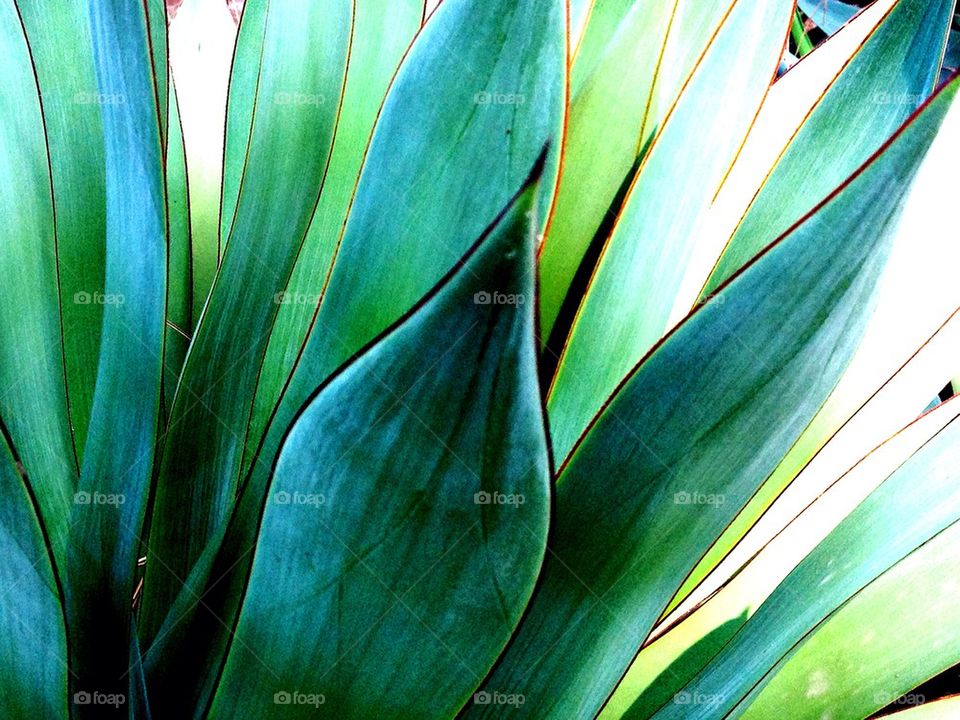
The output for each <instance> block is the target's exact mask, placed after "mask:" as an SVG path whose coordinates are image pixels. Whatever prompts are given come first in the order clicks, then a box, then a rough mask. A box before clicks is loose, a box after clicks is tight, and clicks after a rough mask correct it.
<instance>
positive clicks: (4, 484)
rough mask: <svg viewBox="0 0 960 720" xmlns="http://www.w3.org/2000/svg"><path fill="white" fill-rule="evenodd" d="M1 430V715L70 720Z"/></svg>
mask: <svg viewBox="0 0 960 720" xmlns="http://www.w3.org/2000/svg"><path fill="white" fill-rule="evenodd" d="M4 19H7V18H4ZM0 431H2V432H0V538H2V552H0V587H2V588H3V591H2V592H0V670H2V672H3V677H4V681H3V684H4V687H3V692H2V693H0V714H2V715H3V717H7V718H15V717H32V716H36V715H38V714H42V715H43V717H45V718H51V719H54V718H57V719H59V718H67V717H68V711H67V704H66V699H67V669H66V668H67V663H66V660H67V644H66V643H67V640H66V632H65V630H64V619H63V606H62V605H61V597H60V589H59V587H58V582H57V578H56V575H55V571H54V564H53V563H54V557H53V553H52V548H51V547H50V545H49V537H48V536H47V535H46V532H45V529H44V526H43V524H42V521H41V520H40V516H39V514H38V508H37V506H36V504H35V500H34V498H35V493H34V492H33V491H32V489H31V488H30V487H28V484H27V478H25V477H24V476H23V474H22V469H21V468H20V467H18V463H17V460H16V458H15V457H14V455H13V449H12V448H11V447H10V445H9V444H8V434H7V429H6V427H5V426H3V423H2V421H0Z"/></svg>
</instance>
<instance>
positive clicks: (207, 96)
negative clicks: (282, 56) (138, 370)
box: [169, 0, 266, 393]
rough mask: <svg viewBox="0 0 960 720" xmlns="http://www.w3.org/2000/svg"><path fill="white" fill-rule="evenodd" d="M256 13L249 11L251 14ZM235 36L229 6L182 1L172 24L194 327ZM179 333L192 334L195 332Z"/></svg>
mask: <svg viewBox="0 0 960 720" xmlns="http://www.w3.org/2000/svg"><path fill="white" fill-rule="evenodd" d="M255 5H256V6H259V7H264V6H265V5H266V3H265V2H263V0H261V1H260V2H256V3H254V2H251V3H250V6H251V8H253V7H254V6H255ZM256 12H257V10H255V9H251V10H250V14H251V15H254V14H255V13H256ZM261 31H262V28H261ZM236 37H237V25H236V23H235V22H234V20H233V17H232V16H231V14H230V10H229V9H228V7H227V3H222V2H205V1H204V0H184V2H183V3H182V4H181V5H180V6H179V7H178V8H177V13H176V16H175V17H173V18H172V19H171V20H170V29H169V43H170V69H171V73H172V77H173V78H174V80H175V81H176V86H177V96H178V98H179V101H180V108H179V109H180V113H181V123H182V126H183V138H184V150H185V152H186V155H187V171H188V173H189V183H188V185H189V188H188V189H189V192H190V235H191V264H190V267H191V273H192V276H193V282H192V289H191V296H192V307H191V311H190V314H191V317H192V321H193V323H194V325H195V324H196V322H197V320H199V318H200V312H201V311H202V310H203V305H204V303H205V302H206V299H207V295H208V294H209V292H210V288H211V287H212V285H213V278H214V275H215V273H216V271H217V265H218V263H219V261H220V251H221V247H220V186H221V180H222V177H223V162H224V133H225V127H224V126H225V123H224V116H225V115H226V107H227V85H228V84H229V81H230V64H231V61H232V59H233V50H234V43H235V42H236ZM236 90H237V91H238V92H239V91H241V90H242V88H241V87H236ZM248 112H249V109H248ZM247 129H248V130H249V127H248V128H247ZM183 329H184V330H185V331H186V332H187V334H191V333H192V332H193V329H194V328H193V327H189V328H183ZM172 392H173V388H171V393H172Z"/></svg>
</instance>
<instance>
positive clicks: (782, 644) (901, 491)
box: [654, 421, 960, 720]
mask: <svg viewBox="0 0 960 720" xmlns="http://www.w3.org/2000/svg"><path fill="white" fill-rule="evenodd" d="M958 433H960V424H958V423H957V422H956V421H954V422H953V423H951V425H949V426H948V427H947V428H946V429H944V430H943V431H942V432H941V433H940V434H939V435H937V436H936V437H935V438H934V439H933V440H931V441H930V442H929V443H928V444H927V445H926V446H925V447H924V448H922V449H921V450H920V451H919V452H918V453H917V454H916V455H915V456H914V457H913V458H911V459H910V460H909V461H908V462H907V463H906V464H904V465H903V466H902V467H901V468H900V469H899V470H898V471H897V472H896V473H894V474H893V475H892V476H891V477H890V478H888V479H887V480H886V481H885V482H884V483H883V484H882V485H880V487H879V488H877V489H876V490H875V491H873V492H872V493H871V494H870V496H869V497H868V498H867V500H866V501H865V502H864V503H863V504H861V505H860V506H859V507H858V508H857V509H856V510H854V511H853V512H852V513H851V514H850V515H849V516H847V518H846V519H845V520H844V521H843V522H842V523H841V524H840V525H839V526H838V527H837V528H836V529H835V530H834V531H833V532H831V533H830V535H828V536H827V538H826V539H825V540H824V541H823V542H822V543H820V545H818V546H817V548H816V549H815V550H814V551H813V552H812V553H810V555H808V556H807V557H806V558H805V559H804V560H803V562H802V563H800V565H798V566H797V568H796V569H795V570H793V572H791V573H790V575H788V576H787V578H786V579H785V580H784V581H783V583H781V584H780V586H779V587H778V588H777V590H776V591H774V593H773V594H772V595H771V596H770V597H769V598H768V599H767V600H766V601H765V602H764V604H763V605H762V606H761V607H760V609H759V610H758V611H757V613H756V614H755V615H754V616H753V617H752V618H750V620H749V621H748V622H747V624H746V625H744V627H743V628H742V629H741V630H740V632H739V633H737V635H735V636H734V638H733V639H732V640H731V641H730V643H729V644H728V645H727V646H726V647H724V649H723V650H722V651H721V652H720V653H719V654H718V655H717V657H716V658H714V660H713V661H712V662H711V663H710V665H708V666H707V667H706V668H705V669H704V670H703V671H702V672H701V673H699V674H698V676H697V677H696V678H694V679H693V680H692V681H691V682H690V683H688V684H687V685H686V686H685V688H684V690H683V693H684V695H683V696H684V697H690V698H698V697H703V698H706V697H710V698H711V702H710V703H709V704H708V705H703V706H702V707H701V708H699V712H700V715H701V716H702V717H703V718H705V719H707V720H708V719H709V718H725V717H728V716H731V713H732V716H733V717H740V716H742V715H743V711H744V710H747V709H748V706H749V704H750V703H751V702H752V701H753V700H754V699H755V698H756V697H757V695H758V693H760V692H762V690H763V688H764V687H765V686H767V683H768V681H769V673H770V671H771V670H772V669H774V668H775V667H777V665H778V664H779V663H780V662H781V661H782V660H784V659H785V658H787V657H788V656H790V655H792V654H793V651H794V649H795V647H796V646H797V644H798V643H800V642H801V641H803V640H804V638H806V637H807V636H808V635H809V634H810V633H811V631H813V630H815V629H816V628H817V627H818V626H820V624H821V623H822V622H823V621H824V620H825V619H826V618H828V617H829V616H830V615H831V614H833V613H834V612H835V611H836V610H837V609H838V608H840V607H841V606H843V605H844V604H845V603H847V602H848V600H850V599H851V598H856V597H857V596H858V594H862V593H863V592H864V588H867V590H866V591H865V594H866V596H867V597H869V596H870V595H871V594H872V593H873V590H874V589H875V588H876V587H879V588H881V592H883V591H884V586H885V585H886V583H885V582H884V579H883V577H882V576H883V574H884V573H885V572H886V571H887V570H889V569H890V568H891V567H894V568H895V570H894V577H896V575H897V574H899V573H898V569H897V568H896V564H897V563H899V562H901V561H902V560H903V559H904V558H908V557H909V556H910V555H911V554H913V553H914V551H915V550H916V549H917V548H918V547H920V546H922V545H924V544H925V543H927V542H928V541H930V540H931V538H935V537H936V536H937V535H938V534H940V533H941V532H942V531H944V530H945V529H946V528H949V527H951V526H956V524H957V520H958V518H960V493H958V492H957V487H958V485H957V468H958V467H960V463H958V460H960V458H958V456H957V453H958V451H960V444H958V443H957V438H958ZM933 498H935V499H936V502H931V499H933ZM891 528H896V529H897V531H896V532H895V533H893V532H891ZM950 535H951V537H953V536H954V535H955V533H950ZM934 543H935V544H936V541H934ZM951 544H952V545H953V546H954V547H956V546H957V543H956V540H955V539H953V540H952V542H951ZM941 554H943V553H941ZM913 564H914V563H913V562H912V560H911V559H908V560H907V561H906V562H905V565H906V566H907V567H908V568H909V567H910V566H912V565H913ZM877 578H881V579H880V581H879V582H878V583H877V584H874V585H873V586H872V587H871V583H875V581H876V580H877ZM898 584H899V583H898ZM916 584H918V585H919V584H920V583H919V582H918V583H916ZM900 590H901V591H902V590H903V586H902V585H901V587H900ZM928 592H929V591H928ZM889 597H890V596H888V605H892V604H893V603H890V602H889ZM856 602H857V600H856V599H855V600H854V601H853V603H854V605H855V604H856ZM867 602H869V600H867ZM841 612H842V611H841ZM854 612H856V611H854ZM898 617H899V620H898V622H903V621H904V618H903V613H902V612H901V613H900V614H899V616H898ZM861 619H862V616H861ZM931 629H934V628H931ZM814 637H815V636H814ZM957 638H958V639H960V634H958V636H957ZM909 647H911V646H910V645H909V644H907V645H906V646H905V648H909ZM900 652H904V650H901V651H900ZM877 657H882V655H880V656H877ZM825 659H826V658H823V660H825ZM949 664H952V661H951V662H948V663H947V666H949ZM940 669H943V668H940ZM897 670H898V671H902V670H903V667H902V666H899V665H898V666H897ZM935 673H936V671H934V672H931V673H930V675H933V674H935ZM888 677H889V676H888ZM878 679H880V676H879V675H878ZM920 679H921V680H922V679H924V678H922V677H921V678H920ZM907 682H909V679H907ZM909 687H911V685H907V687H906V688H904V689H905V690H906V689H909ZM847 690H848V691H849V690H853V692H854V695H853V696H854V697H855V692H856V691H855V689H852V688H847ZM898 694H899V692H894V694H893V696H892V697H891V698H890V700H892V699H894V698H896V696H897V695H898ZM863 699H864V698H860V700H861V702H862V701H863ZM870 702H873V703H876V704H874V705H873V707H872V708H867V710H866V713H865V714H869V712H870V711H871V710H875V709H879V708H880V707H882V706H884V705H886V704H887V703H886V702H883V701H880V702H877V701H876V698H870V699H868V700H867V703H868V704H869V703H870ZM686 713H687V709H686V708H684V707H682V706H681V705H679V704H677V703H671V704H668V705H666V706H664V707H663V709H661V710H660V711H659V712H658V713H657V714H656V715H654V717H655V718H657V720H665V719H666V718H684V717H687V715H686ZM856 716H858V717H859V715H856Z"/></svg>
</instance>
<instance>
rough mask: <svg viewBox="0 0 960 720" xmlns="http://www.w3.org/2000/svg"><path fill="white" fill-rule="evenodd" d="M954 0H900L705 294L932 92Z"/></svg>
mask: <svg viewBox="0 0 960 720" xmlns="http://www.w3.org/2000/svg"><path fill="white" fill-rule="evenodd" d="M954 1H955V0H933V1H932V2H931V1H930V0H900V1H899V2H898V3H897V4H896V6H895V7H894V8H893V9H892V10H891V11H890V14H889V16H888V17H887V19H886V20H885V21H884V22H883V23H882V24H881V25H880V26H879V28H878V29H877V30H876V32H874V33H873V34H872V35H871V37H870V38H869V40H868V41H867V43H866V44H865V45H864V47H863V49H862V50H861V51H860V52H859V53H857V54H856V55H855V56H854V57H853V59H852V60H851V61H850V63H849V64H848V65H847V66H846V68H845V69H844V72H842V73H841V74H840V75H839V77H837V79H836V81H835V82H833V84H832V85H831V86H830V88H829V89H828V90H827V92H826V93H825V94H824V96H823V99H822V100H821V101H820V103H819V104H818V105H817V106H816V108H815V109H814V110H813V111H812V112H811V113H810V115H809V117H807V118H806V120H805V121H804V123H803V125H802V126H801V127H800V128H799V129H798V131H797V133H796V135H795V136H794V137H793V138H792V140H791V142H790V144H789V146H787V147H786V148H785V149H784V150H783V153H782V155H781V156H780V157H779V158H778V160H777V163H776V166H775V167H773V168H772V170H771V171H770V173H769V174H768V176H767V177H766V180H765V182H764V184H763V186H762V187H761V188H760V189H759V190H758V192H757V194H756V195H755V197H754V199H753V202H752V203H751V204H750V206H749V209H748V210H747V211H746V214H745V216H743V218H742V219H741V221H740V224H739V226H738V227H737V228H736V231H735V233H734V234H733V236H732V237H731V238H730V239H729V242H728V244H727V247H726V248H725V249H724V251H723V254H722V255H721V256H720V259H719V260H718V261H717V264H716V266H715V268H714V269H713V272H712V273H711V275H710V278H709V279H708V280H707V282H706V285H705V287H704V289H703V292H702V293H701V299H704V298H706V297H709V296H710V294H711V293H712V292H713V291H714V290H715V289H716V288H717V287H718V286H719V285H720V284H721V283H722V282H723V281H724V280H725V279H726V278H728V277H730V276H731V274H732V273H733V272H735V271H736V270H737V268H739V267H741V266H742V265H743V264H744V263H745V262H747V261H748V260H749V259H750V258H751V257H752V256H753V255H755V254H756V253H757V252H759V251H760V250H761V249H762V248H763V247H764V246H765V245H766V244H767V243H769V242H770V241H771V240H773V239H774V238H775V237H777V236H778V235H780V234H781V233H782V232H784V231H785V230H786V229H787V228H789V227H790V225H791V224H792V223H794V222H796V221H797V219H798V218H800V217H801V216H802V215H803V214H804V213H806V212H807V211H809V209H810V208H811V207H813V206H814V205H815V204H816V203H817V202H818V201H819V199H820V198H822V197H824V196H825V195H826V194H827V193H828V192H830V191H831V190H832V189H833V188H834V187H836V186H837V184H839V183H841V182H843V179H844V178H845V177H847V176H848V175H849V174H850V173H851V172H853V170H854V169H856V168H857V167H858V166H860V165H861V164H862V163H863V162H865V161H866V160H867V158H869V157H870V155H871V154H872V153H873V152H875V151H876V149H877V148H878V147H880V145H881V144H882V143H883V142H884V140H885V139H886V138H887V137H889V135H890V134H891V133H892V132H894V130H896V128H897V127H898V126H899V125H900V124H901V123H902V122H903V121H904V120H905V119H906V118H907V117H908V116H909V115H910V114H911V113H912V112H913V111H914V110H915V109H916V108H917V107H918V106H919V105H920V104H921V103H922V102H923V101H924V100H925V99H926V98H927V97H928V96H929V94H930V93H931V92H932V91H933V89H934V86H935V83H936V80H937V77H938V74H939V70H940V60H941V58H942V55H943V47H944V42H945V38H946V34H947V31H948V29H949V27H950V20H951V18H952V17H953V7H954Z"/></svg>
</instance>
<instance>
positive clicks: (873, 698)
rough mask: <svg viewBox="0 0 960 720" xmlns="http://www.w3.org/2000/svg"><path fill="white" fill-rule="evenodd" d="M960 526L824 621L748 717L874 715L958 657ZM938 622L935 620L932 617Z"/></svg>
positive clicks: (785, 664)
mask: <svg viewBox="0 0 960 720" xmlns="http://www.w3.org/2000/svg"><path fill="white" fill-rule="evenodd" d="M958 562H960V524H958V523H954V524H953V525H952V526H950V527H949V528H947V529H946V530H944V531H943V532H941V533H940V534H939V535H937V536H935V537H934V538H932V539H931V540H930V541H929V542H927V543H925V544H924V545H923V546H921V547H920V548H918V549H917V550H915V551H914V552H913V553H911V554H910V555H908V556H907V557H906V558H905V559H903V560H901V561H900V562H899V563H897V564H896V565H894V566H893V567H892V568H891V569H890V570H888V571H887V572H885V573H884V574H883V575H881V576H880V577H879V578H878V579H877V580H875V581H874V582H873V583H871V584H870V585H868V586H867V587H866V588H864V589H863V590H861V591H860V592H859V593H857V594H856V595H855V596H854V597H853V598H851V600H850V601H849V602H847V603H846V604H845V605H843V606H842V607H841V608H840V609H839V610H837V611H836V612H835V613H833V614H832V615H831V616H830V617H829V618H827V620H826V621H825V622H823V623H822V624H821V625H820V626H818V627H817V628H816V629H815V630H814V631H813V632H812V634H811V635H809V636H808V637H806V638H805V639H804V640H803V641H802V643H801V644H800V645H799V646H798V647H797V648H796V649H795V650H794V651H793V653H792V654H791V655H790V657H789V658H787V659H786V660H785V661H784V662H783V663H782V664H781V665H780V666H779V667H777V668H776V669H775V670H774V673H775V674H773V676H772V679H771V680H770V681H769V683H767V684H766V685H765V687H764V688H763V690H761V691H760V693H759V694H758V695H757V697H756V699H755V700H754V701H753V702H751V703H750V705H749V707H748V708H747V710H746V712H744V713H743V714H742V717H744V718H754V719H755V720H759V719H760V718H767V717H771V715H772V714H773V713H776V712H777V710H778V709H779V710H782V709H784V708H790V709H791V716H792V717H795V718H797V720H805V719H807V718H809V719H810V720H814V719H815V720H819V719H820V718H822V717H823V714H824V713H825V712H828V711H829V712H831V713H834V714H836V715H837V716H838V717H868V716H869V715H871V714H872V713H874V712H876V711H877V710H880V709H881V708H884V707H886V706H887V705H890V704H891V703H894V704H896V703H897V701H898V699H900V698H902V700H901V702H905V703H906V702H910V701H911V700H913V701H914V702H917V701H921V700H922V697H921V698H911V692H910V691H911V689H912V688H914V687H916V686H917V685H919V684H920V683H922V682H924V681H925V680H928V679H929V678H930V677H932V676H934V675H936V674H937V673H940V672H942V671H944V670H947V669H949V668H950V667H951V666H953V664H954V663H955V662H956V659H957V656H958V654H960V608H958V606H957V603H956V602H955V597H956V595H955V592H956V581H955V580H954V579H953V578H954V576H955V574H956V568H957V564H958ZM934 618H936V621H935V622H933V619H934Z"/></svg>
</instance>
